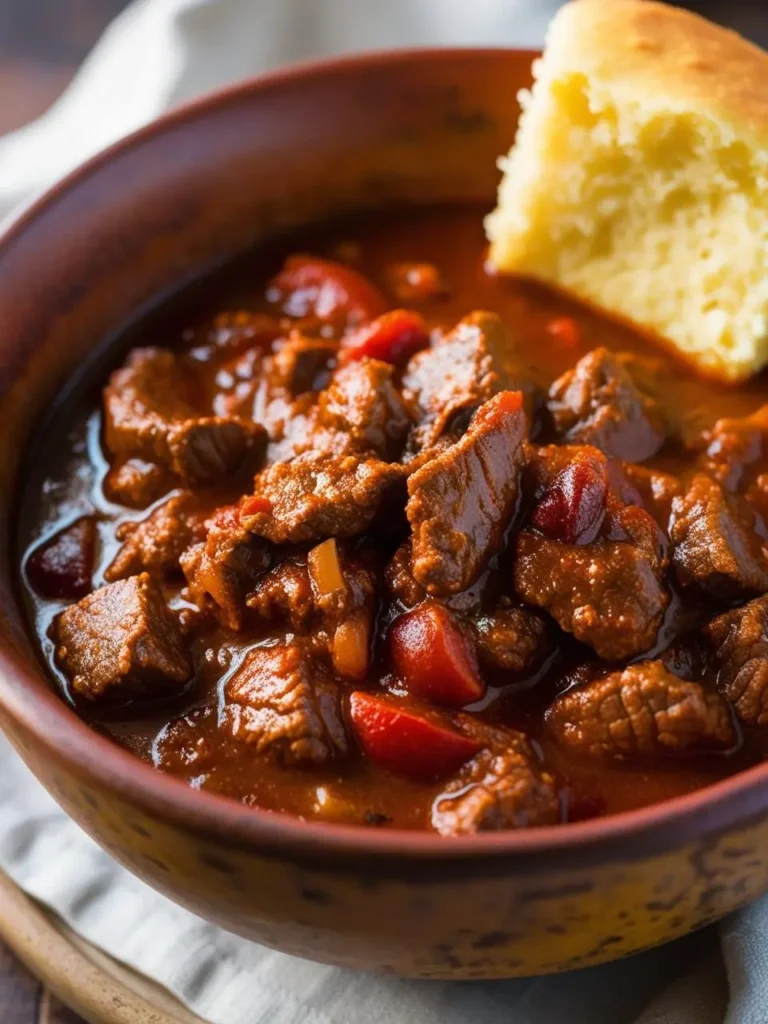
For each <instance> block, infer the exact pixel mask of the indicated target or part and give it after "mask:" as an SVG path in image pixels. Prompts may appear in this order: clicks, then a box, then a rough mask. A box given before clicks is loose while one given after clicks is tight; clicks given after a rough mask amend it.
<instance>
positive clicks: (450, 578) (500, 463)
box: [406, 391, 528, 596]
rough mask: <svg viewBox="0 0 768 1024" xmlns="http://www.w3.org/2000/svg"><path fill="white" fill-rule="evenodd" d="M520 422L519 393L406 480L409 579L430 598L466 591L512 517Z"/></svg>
mask: <svg viewBox="0 0 768 1024" xmlns="http://www.w3.org/2000/svg"><path fill="white" fill-rule="evenodd" d="M527 429H528V425H527V420H526V416H525V413H524V412H523V409H522V396H521V395H520V393H519V392H512V391H505V392H502V393H501V394H499V395H497V396H496V397H494V398H492V399H491V400H490V401H489V402H486V404H485V405H483V406H482V407H481V408H480V409H479V410H478V412H477V413H476V415H475V416H474V418H473V420H472V422H471V424H470V426H469V429H468V431H467V433H466V434H465V435H464V437H462V438H461V440H460V441H458V442H457V443H456V444H455V445H453V446H452V447H451V448H448V449H447V450H446V451H445V452H443V453H441V454H440V455H438V456H437V457H436V458H435V459H433V460H432V461H431V462H429V463H427V464H426V465H424V466H423V467H422V468H421V469H419V470H418V471H417V472H416V473H413V474H411V476H410V477H409V478H408V505H407V507H406V515H407V517H408V521H409V523H410V524H411V529H412V531H413V575H414V577H415V578H416V580H417V581H418V582H419V583H420V584H421V585H422V586H423V587H424V588H425V589H426V590H427V591H428V592H429V593H430V594H432V595H435V596H444V595H447V594H455V593H457V592H459V591H461V590H465V589H466V588H467V587H469V586H470V585H471V584H472V583H473V582H474V581H475V580H476V579H477V578H478V576H479V575H480V573H481V572H482V570H483V568H484V567H485V566H486V565H487V563H488V560H489V558H490V557H491V555H493V554H494V553H495V552H496V551H498V550H499V548H500V547H501V545H502V543H503V539H504V533H505V531H506V529H507V527H508V526H509V524H510V521H511V519H512V515H513V514H514V511H515V504H516V501H517V496H518V489H519V480H520V472H521V469H522V466H523V460H524V458H525V454H524V451H523V442H524V440H525V437H526V434H527Z"/></svg>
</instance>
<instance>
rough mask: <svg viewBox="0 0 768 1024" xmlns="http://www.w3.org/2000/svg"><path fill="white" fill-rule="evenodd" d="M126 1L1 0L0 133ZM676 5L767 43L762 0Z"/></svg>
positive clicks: (73, 64) (51, 93) (50, 86)
mask: <svg viewBox="0 0 768 1024" xmlns="http://www.w3.org/2000/svg"><path fill="white" fill-rule="evenodd" d="M141 2H146V0H141ZM151 2H156V3H162V2H163V0H151ZM209 2H210V0H209ZM213 2H214V3H215V0H213ZM259 2H260V0H253V3H254V5H258V3H259ZM305 2H307V3H308V4H311V3H312V2H313V0H305ZM376 2H379V3H385V2H386V0H376ZM606 2H610V0H606ZM678 2H679V0H678ZM539 3H540V5H541V7H542V8H547V9H551V10H553V11H554V10H555V9H556V8H557V7H558V6H559V3H558V2H557V0H539ZM127 5H128V0H0V134H2V133H3V132H6V131H9V130H10V129H11V128H16V127H18V126H19V125H21V124H24V123H26V122H27V121H29V120H31V119H32V118H34V117H37V116H38V114H41V113H42V112H43V111H44V110H45V109H46V108H47V107H48V106H50V104H51V103H52V102H53V100H54V99H56V97H57V96H58V95H59V93H60V92H61V91H62V90H63V88H64V87H65V86H66V84H67V83H68V82H69V80H70V79H71V77H72V75H73V74H74V72H75V69H76V68H77V66H78V64H79V63H80V62H81V61H82V59H83V58H84V57H85V55H86V53H87V52H88V50H89V49H90V48H91V47H92V46H93V44H94V43H95V42H96V40H97V39H98V37H99V35H100V34H101V32H102V31H103V30H104V28H105V26H106V25H107V23H108V22H109V21H110V19H111V18H113V17H114V16H115V15H116V14H118V13H119V12H120V11H121V10H122V9H123V8H124V7H126V6H127ZM681 6H686V7H689V8H690V9H691V10H695V11H698V12H699V13H702V14H705V15H707V16H708V17H710V18H713V19H715V20H717V21H720V22H722V23H723V24H726V25H730V26H731V27H732V28H735V29H737V30H738V31H740V32H742V33H743V34H744V35H746V36H748V37H749V38H751V39H753V40H755V41H756V42H759V43H762V44H764V45H766V46H768V3H766V0H730V2H725V0H688V2H687V3H682V4H681ZM137 73H140V70H139V69H138V68H137Z"/></svg>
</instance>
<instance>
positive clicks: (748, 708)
mask: <svg viewBox="0 0 768 1024" xmlns="http://www.w3.org/2000/svg"><path fill="white" fill-rule="evenodd" d="M704 635H705V637H706V639H707V641H708V642H709V644H710V645H711V646H712V650H713V653H712V666H713V668H714V669H715V670H716V672H717V688H718V690H719V691H720V692H721V693H722V694H723V696H724V697H726V699H727V700H729V701H730V703H731V704H732V705H733V707H734V709H735V711H736V714H737V715H738V716H739V718H740V719H741V720H742V722H747V723H748V724H750V725H768V597H758V598H756V599H755V600H754V601H750V602H749V603H748V604H745V605H744V606H743V607H742V608H734V609H733V611H730V612H726V613H725V614H724V615H719V616H718V617H717V618H716V619H713V621H712V622H710V623H709V625H708V626H707V627H706V628H705V630H704Z"/></svg>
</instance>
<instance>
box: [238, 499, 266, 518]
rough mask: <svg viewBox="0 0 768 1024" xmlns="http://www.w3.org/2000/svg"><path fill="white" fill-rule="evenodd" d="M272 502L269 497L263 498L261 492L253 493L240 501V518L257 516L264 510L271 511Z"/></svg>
mask: <svg viewBox="0 0 768 1024" xmlns="http://www.w3.org/2000/svg"><path fill="white" fill-rule="evenodd" d="M271 511H272V502H271V501H270V500H269V498H263V497H262V496H261V495H260V494H251V495H249V496H248V497H247V498H243V500H242V501H241V502H240V518H241V519H242V518H243V516H257V515H260V514H261V513H262V512H267V513H269V512H271Z"/></svg>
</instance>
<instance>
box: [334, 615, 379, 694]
mask: <svg viewBox="0 0 768 1024" xmlns="http://www.w3.org/2000/svg"><path fill="white" fill-rule="evenodd" d="M332 655H333V667H334V669H335V671H336V672H337V674H338V675H340V676H343V677H344V678H345V679H364V678H365V676H366V675H367V673H368V665H369V663H370V657H371V621H370V618H369V616H368V615H367V614H366V613H365V612H364V611H362V610H360V611H357V612H355V614H354V615H351V616H350V617H349V618H348V619H345V620H344V622H342V623H340V624H339V625H338V626H337V627H336V632H335V634H334V637H333V651H332Z"/></svg>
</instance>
